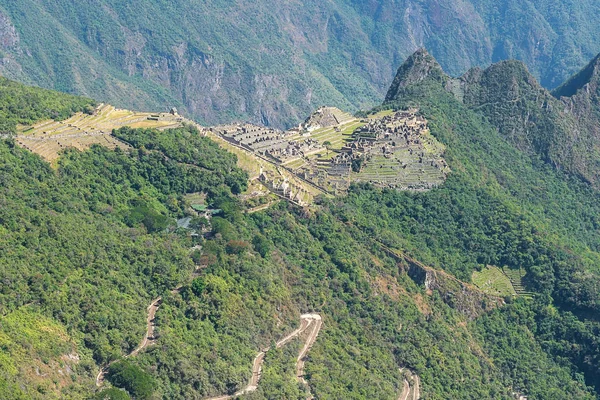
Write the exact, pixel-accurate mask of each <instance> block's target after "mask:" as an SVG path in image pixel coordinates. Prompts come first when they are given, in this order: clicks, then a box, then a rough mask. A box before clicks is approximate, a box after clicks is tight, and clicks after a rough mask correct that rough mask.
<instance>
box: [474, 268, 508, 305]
mask: <svg viewBox="0 0 600 400" xmlns="http://www.w3.org/2000/svg"><path fill="white" fill-rule="evenodd" d="M471 280H472V281H473V284H475V286H477V287H478V288H479V289H481V290H482V291H483V292H485V293H487V294H491V295H494V296H500V297H505V296H516V295H517V292H516V291H515V288H514V287H513V285H512V282H511V281H510V279H509V278H508V276H507V275H506V274H505V273H504V272H503V271H502V270H501V269H500V268H498V267H493V266H489V265H488V266H487V267H486V268H484V269H483V270H481V271H474V272H473V277H472V278H471Z"/></svg>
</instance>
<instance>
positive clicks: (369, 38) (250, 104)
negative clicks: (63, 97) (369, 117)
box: [0, 0, 600, 127]
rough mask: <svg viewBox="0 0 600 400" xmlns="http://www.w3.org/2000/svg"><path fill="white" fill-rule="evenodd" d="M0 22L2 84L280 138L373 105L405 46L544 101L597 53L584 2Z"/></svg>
mask: <svg viewBox="0 0 600 400" xmlns="http://www.w3.org/2000/svg"><path fill="white" fill-rule="evenodd" d="M315 10H318V12H315ZM407 10H408V11H407ZM2 13H3V15H5V16H6V17H7V21H6V23H5V24H6V26H7V28H6V33H5V34H4V36H3V43H4V46H3V50H2V51H3V57H5V59H6V60H7V61H6V62H4V63H3V64H2V66H1V67H0V71H1V72H2V75H4V76H8V77H11V78H15V79H20V80H22V81H24V82H28V83H35V84H38V85H42V86H44V87H48V88H55V89H58V90H62V91H65V92H70V93H79V94H86V95H90V96H92V97H94V98H97V99H102V100H104V101H108V102H110V103H111V104H115V105H118V106H121V107H126V108H130V109H154V110H165V109H166V108H168V107H170V106H176V107H178V108H179V109H180V110H181V111H182V112H183V113H184V114H185V115H190V116H193V117H195V118H198V119H201V120H203V121H207V122H210V123H217V122H231V121H234V120H252V121H255V122H263V123H267V124H271V125H276V126H280V127H281V126H292V125H295V124H296V123H298V122H301V119H302V118H303V117H304V116H306V115H308V114H309V113H310V112H312V111H313V108H314V106H315V105H320V104H328V105H336V106H338V107H340V108H342V109H344V110H347V111H355V110H357V109H365V108H368V107H370V106H373V105H375V104H377V103H379V102H380V100H381V99H382V98H383V95H384V91H385V88H386V87H387V86H388V85H389V83H390V78H391V76H392V74H393V71H394V69H395V68H396V64H397V63H398V60H402V59H404V58H405V57H407V56H408V55H409V53H410V52H411V51H413V50H414V49H415V47H417V46H424V47H427V48H428V49H430V50H431V51H432V53H433V54H435V56H436V57H438V59H439V60H440V61H441V62H442V64H443V65H444V67H445V68H446V69H447V70H448V71H449V72H450V73H451V74H453V75H459V74H462V73H464V72H465V71H466V70H467V69H468V68H470V67H472V66H478V65H488V64H490V63H491V62H497V61H500V60H504V59H509V58H516V59H520V60H522V61H524V62H525V63H526V64H527V65H528V66H529V68H530V69H531V70H532V71H533V73H534V75H535V76H536V77H538V78H540V80H541V82H542V84H543V85H544V86H546V87H555V86H557V85H558V84H559V83H561V82H562V81H564V80H565V79H566V78H567V77H568V76H569V75H571V74H573V73H574V72H576V71H577V70H578V69H579V68H581V67H582V66H583V65H584V63H585V62H586V61H587V60H589V59H590V58H591V57H592V56H594V55H595V54H596V53H597V52H598V46H597V43H598V42H599V41H600V30H599V29H598V25H597V23H596V22H597V21H598V20H599V19H600V8H599V7H598V6H597V3H596V2H595V1H594V0H579V1H576V0H538V1H535V2H534V1H530V0H529V1H526V2H525V3H523V4H520V3H516V2H515V1H513V0H494V1H492V0H471V1H465V2H460V3H450V4H444V5H440V4H439V2H437V1H434V0H426V1H421V2H415V1H408V0H405V1H402V2H400V3H398V2H397V1H395V0H380V1H378V2H364V1H356V0H354V1H341V0H337V1H332V2H328V3H323V2H322V1H318V0H309V1H305V2H302V3H293V4H292V3H289V2H287V3H273V2H269V1H265V0H260V1H255V2H252V3H251V4H243V5H240V4H238V3H232V2H230V1H224V0H219V1H212V2H210V3H206V2H189V1H183V0H175V1H167V0H144V1H137V2H135V4H126V5H125V4H123V2H120V1H117V0H103V1H102V2H100V3H99V4H98V3H88V2H83V3H80V4H78V5H77V7H73V4H72V2H70V1H67V0H56V1H52V2H49V1H43V0H22V1H19V2H4V3H3V4H2ZM407 15H410V16H411V17H407ZM412 16H415V17H414V18H412ZM3 21H4V19H3ZM290 21H294V23H293V24H292V23H291V22H290ZM13 26H14V31H13V30H12V29H11V28H12V27H13ZM257 27H262V28H263V29H257ZM323 27H327V29H323ZM40 32H44V34H43V35H40V34H39V33H40Z"/></svg>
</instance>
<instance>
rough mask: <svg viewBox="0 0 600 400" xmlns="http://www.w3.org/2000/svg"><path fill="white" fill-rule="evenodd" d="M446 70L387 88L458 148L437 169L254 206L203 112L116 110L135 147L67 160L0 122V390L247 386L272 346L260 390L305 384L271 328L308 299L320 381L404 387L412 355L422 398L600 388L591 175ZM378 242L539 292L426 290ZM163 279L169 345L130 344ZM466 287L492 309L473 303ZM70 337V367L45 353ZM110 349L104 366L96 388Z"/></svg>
mask: <svg viewBox="0 0 600 400" xmlns="http://www.w3.org/2000/svg"><path fill="white" fill-rule="evenodd" d="M409 72H410V71H409ZM409 75H410V76H413V77H414V76H415V75H412V74H409ZM435 77H436V78H435V79H428V74H427V73H426V74H425V75H422V76H419V77H418V79H416V80H413V81H411V82H410V83H409V84H407V85H402V82H398V83H399V84H398V85H397V86H396V93H395V94H394V95H393V98H390V100H391V101H392V102H390V103H388V104H386V105H384V106H383V107H382V108H402V107H407V106H417V107H418V108H419V109H420V110H421V112H422V113H423V114H424V116H425V117H426V118H427V119H428V121H429V124H430V128H431V133H432V134H433V135H434V136H435V137H436V138H437V139H438V140H439V141H440V142H442V143H443V144H444V145H445V146H446V148H447V153H446V158H447V160H448V163H449V165H450V168H451V169H452V171H453V172H452V174H451V175H450V176H449V179H448V180H447V181H446V183H445V184H444V185H442V186H441V187H440V188H438V189H434V190H431V191H429V192H419V193H411V192H397V191H393V190H386V189H383V190H380V189H376V188H373V187H371V186H369V185H354V186H352V187H351V190H350V192H349V193H348V195H347V196H345V197H338V198H319V199H318V208H315V209H311V210H301V209H296V208H294V207H292V206H291V205H290V204H288V203H285V202H279V203H277V204H274V205H273V206H272V207H271V208H269V209H268V210H265V211H261V212H256V213H252V214H244V213H243V212H242V211H243V209H242V205H241V203H240V201H239V200H238V198H237V197H235V196H234V193H237V192H242V191H244V190H245V189H246V185H247V182H246V181H247V175H246V174H245V173H244V172H242V171H241V170H239V169H238V168H237V167H236V166H235V165H236V158H235V157H234V156H232V155H230V154H228V153H226V152H225V151H223V150H222V149H219V148H218V147H217V146H216V145H215V144H214V143H212V142H211V141H210V139H208V138H206V137H202V136H201V134H200V133H199V132H198V131H197V130H196V129H194V128H192V127H185V128H179V129H172V130H166V131H164V132H161V131H156V130H132V129H129V128H123V129H120V130H118V131H115V132H114V135H115V136H117V137H119V138H120V139H121V140H124V141H127V142H128V143H130V144H131V145H132V147H133V148H132V150H131V151H130V152H124V151H122V150H120V149H115V150H108V149H106V148H103V147H100V146H93V147H92V148H91V149H90V150H88V151H85V152H78V151H75V150H67V151H65V152H64V153H63V155H62V157H61V158H60V160H59V161H58V163H57V169H56V170H53V169H51V168H50V167H49V166H48V164H46V163H44V162H43V161H42V160H41V159H40V158H39V157H38V156H36V155H34V154H31V153H29V152H28V151H25V150H23V149H21V148H19V147H17V146H15V143H14V142H13V141H12V140H10V139H7V140H2V141H0V160H1V161H0V182H1V183H2V184H1V185H0V188H1V189H0V205H1V207H0V265H2V266H3V267H2V268H3V270H2V283H3V284H2V286H0V366H1V367H2V368H1V369H0V393H1V395H0V398H1V396H5V397H7V398H14V399H19V398H34V399H37V398H52V397H55V398H67V399H69V398H72V399H77V398H82V397H85V396H86V395H87V396H89V397H92V398H95V399H107V398H127V396H130V397H132V398H140V399H143V398H164V399H188V398H204V397H207V396H212V395H222V394H227V393H235V392H236V391H237V390H239V389H240V388H241V387H242V386H243V385H245V384H246V382H247V381H248V378H249V375H250V372H251V365H252V360H253V359H254V357H255V356H256V353H257V351H258V350H260V349H264V348H269V347H270V348H271V350H269V352H268V353H267V357H266V361H265V365H264V370H263V372H264V377H263V378H264V380H263V381H262V382H261V385H259V389H258V390H257V391H256V392H255V393H253V394H251V395H249V396H248V398H253V399H262V398H277V397H281V396H282V395H283V396H284V397H286V398H290V399H301V398H305V397H306V394H305V388H304V386H302V385H300V384H299V383H298V382H297V380H296V377H295V376H294V372H295V371H294V370H295V369H294V355H295V354H297V351H298V347H299V343H298V341H293V342H292V343H290V344H289V345H288V346H286V347H284V348H282V349H280V350H275V349H272V347H273V343H275V342H276V341H277V340H278V339H279V338H281V337H282V336H284V335H285V334H287V333H289V332H291V331H292V330H294V329H295V328H296V327H297V324H298V316H299V315H300V314H302V313H305V312H318V313H319V314H320V315H322V316H323V323H324V324H323V329H322V330H321V333H320V335H319V338H318V339H317V341H316V342H315V344H314V346H313V348H312V349H311V351H310V353H309V355H308V359H307V363H306V365H305V372H306V379H307V381H308V382H309V385H310V390H311V392H312V393H313V395H314V396H315V397H316V398H321V399H337V398H343V399H353V400H363V399H391V398H397V396H398V395H399V393H400V392H401V390H402V376H401V372H400V371H399V369H400V368H406V369H409V370H410V371H413V372H414V373H416V374H417V375H418V376H419V377H420V379H421V386H422V397H423V398H429V399H455V398H459V399H501V400H509V399H514V394H513V393H517V392H518V393H520V394H523V395H526V396H529V397H530V398H531V399H567V398H576V399H584V400H593V399H595V398H597V396H598V391H599V390H600V387H598V382H597V379H596V377H597V376H598V373H599V372H600V363H599V362H598V360H600V353H599V351H600V350H599V349H600V346H599V345H598V344H599V340H600V339H599V336H598V332H599V331H600V324H599V323H598V322H597V321H596V320H595V319H593V318H591V317H590V316H593V315H595V314H597V312H598V311H600V293H598V290H597V289H596V288H597V285H598V282H599V281H600V279H599V274H600V268H598V265H600V264H599V263H600V254H599V253H598V249H600V232H599V231H598V226H599V225H598V220H597V218H598V215H600V201H599V200H600V198H599V197H600V195H599V194H598V192H597V191H595V190H594V189H592V188H591V187H590V186H588V185H586V184H585V183H583V182H581V181H580V180H578V179H576V178H573V176H572V175H569V174H567V173H565V172H564V171H561V170H559V169H556V168H552V166H551V165H549V164H548V163H546V162H544V161H543V160H541V159H540V158H539V157H538V156H537V155H536V154H533V153H531V152H528V151H523V150H522V149H520V148H519V146H515V145H514V142H510V141H508V140H506V138H505V137H504V136H503V135H502V134H499V132H498V130H497V129H496V127H495V126H494V125H492V124H491V121H490V119H487V118H485V117H484V116H483V112H480V111H477V110H473V109H471V108H470V107H469V106H468V105H465V104H463V103H461V102H460V101H458V100H457V99H456V97H455V96H454V95H453V94H452V93H449V92H448V91H447V90H446V86H445V83H447V78H446V77H444V76H443V75H435ZM199 193H202V194H199ZM191 194H193V195H192V196H190V195H191ZM192 201H194V202H196V201H198V202H200V201H201V202H200V203H199V204H205V205H207V206H209V207H210V209H220V210H221V212H220V214H219V215H215V216H212V218H211V219H210V221H208V220H202V219H200V218H197V219H196V220H194V219H192V221H194V223H193V224H192V225H193V229H195V228H198V227H202V228H206V229H207V230H209V232H208V233H207V234H206V235H205V236H192V235H191V234H190V233H191V231H189V230H186V229H184V228H177V227H176V225H175V219H178V218H181V217H184V216H189V217H197V216H196V215H195V214H194V212H193V211H191V207H190V202H192ZM385 248H390V249H392V250H396V251H403V252H405V253H406V254H408V255H410V256H412V257H413V258H415V259H417V260H419V261H422V262H424V263H426V264H428V265H431V266H433V267H435V268H439V269H444V270H446V271H448V272H449V273H452V274H453V275H455V276H456V277H458V278H460V279H462V280H464V281H470V280H471V277H472V276H473V273H474V272H475V271H479V270H481V269H482V267H484V266H487V265H501V266H506V267H507V268H508V270H507V272H506V273H507V275H509V276H510V277H511V279H512V280H513V285H514V284H515V282H516V280H517V279H519V280H522V282H521V284H524V285H525V288H524V289H525V290H527V291H531V292H535V296H532V298H531V299H523V298H520V297H517V298H515V299H512V298H510V297H509V298H507V299H506V302H507V304H506V305H504V306H502V307H498V308H495V307H493V306H490V304H496V303H497V302H496V301H495V299H493V298H489V297H487V296H484V295H482V294H481V293H479V292H471V293H473V294H472V295H469V294H466V295H465V294H464V293H458V292H457V291H459V290H461V289H460V288H461V287H463V286H462V285H460V284H459V283H457V282H454V281H453V282H454V284H453V285H447V287H443V286H439V287H435V288H433V289H432V290H427V289H426V288H425V287H424V286H422V285H420V284H417V283H416V282H415V281H413V279H411V278H410V277H409V275H408V274H407V273H406V272H405V268H404V267H405V266H404V265H403V264H402V263H400V264H399V263H398V260H397V259H396V258H395V257H393V256H392V253H393V252H388V251H385ZM192 249H193V250H192ZM195 264H199V265H201V266H202V268H201V270H200V271H199V272H198V273H197V274H194V275H193V277H194V279H191V278H190V276H191V273H192V271H194V269H195V268H194V266H195ZM512 271H518V272H517V273H513V272H512ZM521 271H524V272H526V274H523V272H521ZM513 274H514V275H515V276H517V275H518V277H519V278H515V277H513ZM181 285H183V286H181ZM176 287H180V289H178V290H176V291H172V289H173V288H176ZM157 296H162V298H163V303H162V304H161V306H160V308H159V309H158V311H157V314H156V321H155V322H156V331H155V340H156V344H155V345H151V346H149V347H148V348H146V349H145V350H144V351H143V352H141V353H140V354H138V355H136V356H133V357H130V358H127V359H123V356H124V355H126V354H128V353H129V352H130V351H131V350H132V349H133V348H134V347H135V346H136V345H137V344H138V343H139V341H140V339H141V338H142V337H143V334H144V331H145V326H146V311H145V310H146V307H147V306H148V304H149V303H150V301H151V300H152V299H155V298H156V297H157ZM470 302H480V303H482V304H479V307H477V308H478V309H479V310H481V309H492V310H491V311H489V312H487V313H481V314H473V313H467V312H465V311H464V310H466V309H468V306H469V303H470ZM74 351H76V352H77V357H75V356H74V354H73V352H74ZM69 355H71V357H70V358H69ZM65 358H67V359H69V360H71V361H72V362H70V363H69V364H68V365H69V368H70V370H71V373H69V377H70V378H69V379H65V380H64V381H58V382H54V381H53V379H54V376H50V377H48V378H46V377H44V376H42V375H43V374H42V373H40V375H37V374H36V373H35V369H32V367H33V368H35V366H39V367H40V371H43V368H47V369H50V368H52V367H53V366H55V365H56V364H55V363H61V362H63V363H64V364H66V363H67V361H66V360H65ZM59 360H62V361H59ZM113 360H118V361H117V362H114V363H112V364H111V366H110V368H109V371H108V373H107V382H106V383H105V385H106V386H107V387H105V388H103V389H98V390H97V392H96V393H92V392H91V391H92V389H90V388H94V378H95V376H96V374H97V372H98V367H99V366H105V365H107V363H109V362H110V361H113ZM64 368H65V371H66V367H64ZM55 376H58V375H55ZM38 380H39V382H40V383H38ZM50 381H52V382H53V383H52V384H50V383H49V382H50ZM31 382H35V384H32V383H31ZM109 385H112V386H113V387H112V388H111V387H109ZM23 387H25V388H26V389H23ZM120 389H123V390H124V391H123V390H120ZM86 391H87V393H86ZM125 392H127V393H125ZM5 393H6V395H5Z"/></svg>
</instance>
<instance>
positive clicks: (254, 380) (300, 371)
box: [205, 314, 323, 400]
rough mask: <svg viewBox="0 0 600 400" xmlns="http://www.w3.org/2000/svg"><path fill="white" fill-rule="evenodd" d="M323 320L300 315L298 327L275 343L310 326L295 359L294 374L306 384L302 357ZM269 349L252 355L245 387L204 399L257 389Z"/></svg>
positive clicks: (286, 340) (280, 343) (222, 398)
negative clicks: (249, 373)
mask: <svg viewBox="0 0 600 400" xmlns="http://www.w3.org/2000/svg"><path fill="white" fill-rule="evenodd" d="M322 324H323V321H322V320H321V316H320V315H319V314H303V315H301V316H300V327H299V328H298V329H296V330H295V331H293V332H292V333H290V334H289V335H287V336H286V337H284V338H283V339H281V340H279V341H278V342H277V343H276V344H275V347H276V348H278V349H279V348H281V347H283V346H285V345H286V344H288V343H289V342H291V341H292V340H293V339H294V338H296V337H298V336H300V335H301V334H303V333H304V332H306V331H307V330H308V329H309V328H310V332H309V334H308V337H307V339H306V342H305V343H304V347H303V348H302V350H301V351H300V353H299V355H298V359H297V361H296V374H297V376H298V380H299V381H301V382H303V383H305V384H307V382H306V380H304V357H306V355H307V354H308V351H309V350H310V348H311V347H312V345H313V344H314V343H315V340H317V336H318V335H319V331H320V330H321V326H322ZM268 350H269V349H268V348H267V349H264V350H262V351H260V352H258V354H257V355H256V357H254V361H253V363H252V376H251V377H250V380H249V381H248V385H246V387H245V388H243V389H241V390H239V391H237V392H235V393H234V394H232V395H222V396H217V397H209V398H207V399H205V400H229V399H233V398H235V397H238V396H241V395H243V394H246V393H250V392H254V391H255V390H256V389H258V382H259V381H260V377H261V371H262V365H263V362H264V361H265V355H266V353H267V351H268Z"/></svg>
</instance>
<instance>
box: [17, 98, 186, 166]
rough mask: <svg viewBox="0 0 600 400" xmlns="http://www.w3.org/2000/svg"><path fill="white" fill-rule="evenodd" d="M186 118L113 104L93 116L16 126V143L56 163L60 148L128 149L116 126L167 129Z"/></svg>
mask: <svg viewBox="0 0 600 400" xmlns="http://www.w3.org/2000/svg"><path fill="white" fill-rule="evenodd" d="M182 122H183V119H182V118H181V117H178V116H176V115H171V114H167V113H160V114H152V113H143V112H134V111H129V110H120V109H116V108H114V107H113V106H111V105H106V104H103V105H101V106H99V107H98V108H97V109H96V110H95V112H94V113H93V114H92V115H89V114H83V113H77V114H75V115H74V116H73V117H71V118H69V119H67V120H64V121H54V120H48V121H43V122H40V123H37V124H35V125H32V126H19V127H18V128H17V136H16V138H15V141H16V143H17V144H18V145H19V146H21V147H24V148H26V149H28V150H30V151H32V152H34V153H37V154H39V155H40V156H42V157H43V158H44V159H45V160H47V161H49V162H54V161H55V160H57V159H58V157H59V155H60V152H61V150H64V149H66V148H69V147H73V148H76V149H78V150H85V149H88V148H90V147H91V146H92V145H93V144H100V145H103V146H106V147H108V148H111V149H114V148H116V147H120V148H122V149H126V148H127V147H128V146H127V144H125V143H123V142H121V141H119V140H118V139H116V138H115V137H113V136H112V135H111V132H112V130H113V129H118V128H121V127H123V126H131V127H133V128H158V129H168V128H174V127H179V126H181V124H182Z"/></svg>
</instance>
